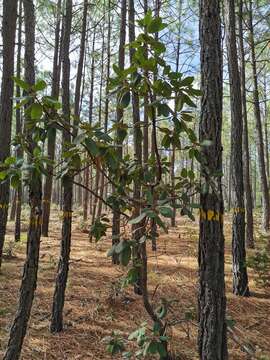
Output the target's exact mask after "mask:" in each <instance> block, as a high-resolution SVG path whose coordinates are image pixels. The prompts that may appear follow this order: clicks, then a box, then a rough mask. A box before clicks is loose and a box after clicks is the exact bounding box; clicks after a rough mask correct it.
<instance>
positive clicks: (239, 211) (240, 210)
mask: <svg viewBox="0 0 270 360" xmlns="http://www.w3.org/2000/svg"><path fill="white" fill-rule="evenodd" d="M233 212H234V213H245V209H244V208H233Z"/></svg>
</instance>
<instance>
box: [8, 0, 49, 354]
mask: <svg viewBox="0 0 270 360" xmlns="http://www.w3.org/2000/svg"><path fill="white" fill-rule="evenodd" d="M23 6H24V23H25V59H24V64H25V81H26V82H27V83H28V84H30V85H33V84H34V83H35V68H34V61H35V10H34V3H33V1H32V0H23ZM15 13H16V12H15ZM25 121H26V129H28V127H27V122H28V121H29V122H31V119H30V118H28V117H27V116H26V120H25ZM26 136H27V139H28V143H29V149H28V151H29V162H30V163H32V162H33V158H34V155H33V153H34V149H35V147H36V146H37V144H36V143H35V141H34V140H33V138H32V133H31V131H29V130H26ZM41 199H42V184H41V176H40V174H39V173H38V171H35V170H33V172H32V173H31V177H30V183H29V205H30V221H29V229H28V234H27V252H26V260H25V264H24V270H23V277H22V283H21V287H20V295H19V305H18V310H17V312H16V315H15V319H14V322H13V324H12V327H11V330H10V337H9V341H8V347H7V351H6V354H5V356H4V359H5V360H17V359H19V357H20V353H21V349H22V344H23V340H24V337H25V334H26V330H27V323H28V320H29V317H30V313H31V308H32V303H33V298H34V293H35V289H36V283H37V272H38V262H39V247H40V235H41V225H40V224H41V214H42V203H41Z"/></svg>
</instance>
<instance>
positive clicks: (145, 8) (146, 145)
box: [143, 0, 149, 168]
mask: <svg viewBox="0 0 270 360" xmlns="http://www.w3.org/2000/svg"><path fill="white" fill-rule="evenodd" d="M143 11H144V15H146V14H147V11H148V0H144V2H143ZM145 52H146V54H145V55H146V58H147V57H148V54H147V49H146V50H145ZM147 105H148V96H147V94H146V95H145V96H144V112H143V114H144V115H143V116H144V117H143V166H144V168H147V161H148V156H149V149H148V148H149V139H148V136H149V135H148V126H149V119H148V113H147V108H148V106H147Z"/></svg>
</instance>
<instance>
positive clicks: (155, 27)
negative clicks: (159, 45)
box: [147, 17, 167, 34]
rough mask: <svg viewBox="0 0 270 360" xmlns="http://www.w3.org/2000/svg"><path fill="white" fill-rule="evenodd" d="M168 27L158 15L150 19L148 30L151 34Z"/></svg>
mask: <svg viewBox="0 0 270 360" xmlns="http://www.w3.org/2000/svg"><path fill="white" fill-rule="evenodd" d="M166 27H167V24H164V23H163V22H162V19H161V18H160V17H156V18H154V19H153V20H151V21H150V23H149V25H148V26H147V30H148V32H149V33H150V34H151V33H157V32H159V31H161V30H163V29H165V28H166Z"/></svg>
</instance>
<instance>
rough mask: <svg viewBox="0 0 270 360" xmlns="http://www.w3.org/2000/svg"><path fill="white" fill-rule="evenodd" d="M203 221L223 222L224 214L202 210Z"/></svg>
mask: <svg viewBox="0 0 270 360" xmlns="http://www.w3.org/2000/svg"><path fill="white" fill-rule="evenodd" d="M200 216H201V220H207V221H219V222H223V214H221V213H220V212H218V211H214V210H207V211H204V210H202V209H201V210H200Z"/></svg>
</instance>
